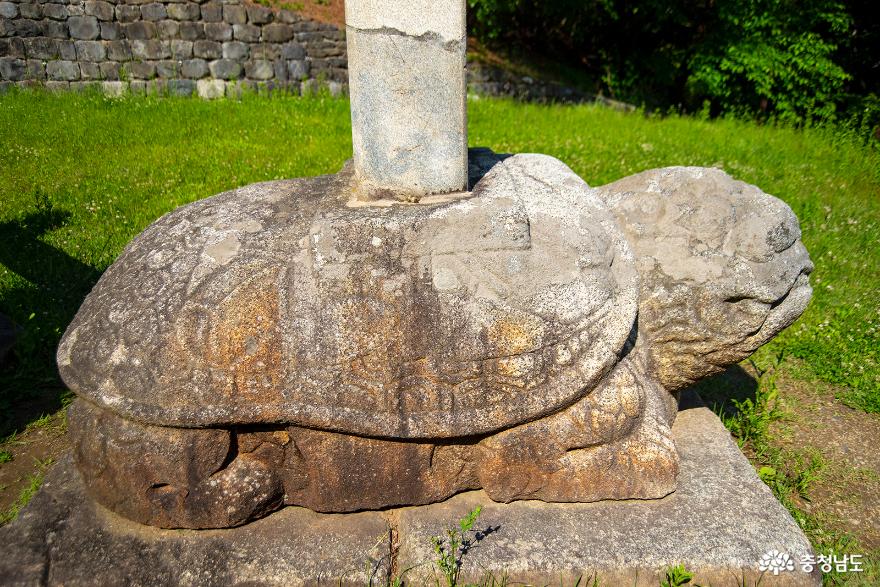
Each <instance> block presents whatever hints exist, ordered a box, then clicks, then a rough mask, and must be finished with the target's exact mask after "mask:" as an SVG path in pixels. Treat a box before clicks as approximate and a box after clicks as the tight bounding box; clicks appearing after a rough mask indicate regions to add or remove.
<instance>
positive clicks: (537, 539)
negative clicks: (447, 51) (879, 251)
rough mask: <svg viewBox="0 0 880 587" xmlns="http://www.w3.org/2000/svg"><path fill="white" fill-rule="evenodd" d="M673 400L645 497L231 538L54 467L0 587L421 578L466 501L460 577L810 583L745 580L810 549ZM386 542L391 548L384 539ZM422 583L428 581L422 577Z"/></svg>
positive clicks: (487, 504)
mask: <svg viewBox="0 0 880 587" xmlns="http://www.w3.org/2000/svg"><path fill="white" fill-rule="evenodd" d="M696 400H697V398H696V397H695V396H693V395H690V394H687V393H686V394H685V397H684V398H683V405H682V406H681V411H680V412H679V413H678V416H677V418H676V421H675V424H674V425H673V438H674V440H675V444H676V447H677V449H678V453H679V455H680V457H681V468H680V475H679V477H678V489H677V491H676V492H675V493H674V494H672V495H669V496H667V497H664V498H662V499H657V500H626V501H604V502H599V503H589V504H561V503H555V504H551V503H544V502H539V501H520V502H516V503H511V504H502V503H494V502H492V501H491V500H489V499H488V497H487V496H486V494H485V493H483V492H482V491H471V492H466V493H462V494H459V495H457V496H455V497H453V498H451V499H449V500H447V501H445V502H442V503H437V504H433V505H428V506H419V507H407V508H400V509H391V510H385V511H382V512H365V513H355V514H319V513H315V512H312V511H310V510H308V509H305V508H300V507H288V508H285V509H282V510H280V511H278V512H276V513H274V514H271V515H270V516H268V517H266V518H264V519H262V520H258V521H256V522H253V523H251V524H249V525H247V526H244V527H241V528H233V529H227V530H198V531H195V530H162V529H158V528H154V527H150V526H142V525H140V524H136V523H134V522H131V521H129V520H126V519H124V518H122V517H120V516H118V515H116V514H113V513H112V512H110V511H109V510H107V509H105V508H103V507H102V506H100V505H97V504H96V503H95V502H94V501H93V500H92V499H90V498H89V497H88V496H87V495H86V492H85V487H84V486H83V483H82V480H81V478H80V476H79V473H78V472H77V470H76V468H75V467H74V466H73V463H72V460H71V459H70V458H69V457H66V458H65V459H64V460H63V461H62V462H61V463H59V464H58V465H57V466H56V467H55V468H54V469H53V470H52V471H51V472H50V473H49V475H48V478H47V480H46V483H45V484H44V486H43V488H42V489H41V490H40V492H39V493H38V494H37V496H36V497H35V498H34V499H33V501H32V502H31V503H30V504H29V505H28V506H27V507H26V508H25V510H24V511H23V512H22V513H21V515H20V516H19V518H18V519H17V520H16V521H15V522H13V523H12V524H10V525H9V526H7V527H5V528H2V529H0V544H2V545H3V552H4V556H3V557H0V585H9V586H13V585H14V586H28V585H66V586H73V585H155V586H161V585H200V586H201V585H206V586H211V585H218V586H219V585H252V586H257V585H316V584H328V585H330V584H332V585H337V584H340V583H342V584H360V585H363V584H365V583H367V582H368V581H369V580H370V576H369V575H372V579H373V580H374V581H376V582H377V583H378V584H382V583H383V581H384V580H385V579H387V577H388V575H389V573H390V572H391V569H394V570H395V571H397V572H400V571H401V570H402V569H407V568H410V567H412V568H411V570H410V571H408V572H407V573H406V574H405V575H404V579H405V581H406V583H407V584H409V585H421V584H434V579H435V573H437V571H436V569H435V568H434V566H433V564H432V563H431V562H430V561H431V559H432V558H433V552H432V550H431V542H430V538H431V536H434V535H437V534H440V533H441V532H442V531H443V529H444V528H446V527H449V526H450V525H452V524H454V523H455V522H456V520H457V519H459V518H460V517H461V516H462V515H464V513H466V512H467V511H469V510H470V509H471V508H473V507H474V506H475V505H477V504H480V505H482V506H483V514H482V516H481V517H480V519H479V522H478V527H479V528H481V529H482V528H485V527H491V528H492V532H490V533H489V534H488V535H487V536H486V537H485V538H484V539H483V540H482V541H481V542H480V543H479V547H478V548H474V549H472V550H471V551H470V552H469V553H468V554H467V556H466V557H465V559H464V565H463V569H462V576H461V580H462V581H463V582H464V581H470V580H480V579H481V578H483V577H485V575H486V573H491V574H492V575H494V576H495V577H496V578H498V579H500V578H501V577H504V576H506V577H507V578H508V580H509V581H512V582H527V583H531V584H539V585H540V584H558V583H559V581H560V580H561V581H562V584H574V582H575V581H576V580H577V578H578V577H583V578H584V579H585V580H586V579H587V578H589V577H591V576H593V575H594V574H595V576H597V577H598V578H599V582H600V584H601V585H636V586H642V585H645V586H648V585H651V586H656V585H657V584H658V582H659V580H660V578H661V577H662V573H663V570H664V569H665V568H667V567H669V566H671V565H675V564H684V565H685V566H686V567H687V568H688V569H689V570H690V571H692V572H694V573H695V578H694V583H698V584H702V585H713V586H715V587H718V586H727V585H730V586H741V585H742V584H743V580H744V579H745V581H746V584H749V585H752V584H754V583H755V582H757V581H758V580H759V579H760V584H761V585H762V586H774V585H792V586H794V585H798V586H799V585H820V584H821V577H820V576H819V575H818V573H817V572H814V573H813V574H810V575H807V574H805V573H802V572H800V571H793V572H785V571H784V572H781V573H780V574H778V575H773V574H772V573H771V572H764V573H762V572H761V571H759V570H758V561H759V559H760V557H761V555H763V554H764V553H765V552H767V551H770V550H774V549H775V550H778V551H781V552H785V553H787V554H788V555H789V556H791V558H792V559H793V560H795V561H798V560H799V559H800V557H801V556H802V555H806V554H809V553H811V549H810V545H809V542H808V541H807V539H806V537H805V536H804V535H803V533H802V532H801V530H800V529H799V528H798V526H797V524H796V523H795V521H794V520H793V519H792V518H791V516H789V514H788V512H787V511H786V510H785V508H783V506H782V505H780V503H779V502H778V501H777V500H776V499H775V498H774V497H773V494H772V493H771V492H770V490H769V489H768V488H767V486H766V485H764V484H763V483H762V482H761V481H760V480H759V479H758V477H757V475H756V474H755V471H754V469H753V468H752V467H751V465H750V464H749V462H748V461H747V460H746V458H745V457H744V456H743V454H742V453H741V452H740V450H739V448H738V447H737V446H736V444H735V443H734V442H733V440H732V439H731V437H730V435H729V434H728V433H727V431H726V430H725V428H724V427H723V425H722V424H721V422H720V421H719V420H718V418H717V417H716V416H715V415H714V414H713V413H712V412H711V411H710V410H708V409H707V408H705V407H702V406H700V405H699V403H697V401H696ZM392 536H394V537H395V541H394V544H393V547H392V544H391V542H390V538H391V537H392ZM437 578H440V577H439V576H437Z"/></svg>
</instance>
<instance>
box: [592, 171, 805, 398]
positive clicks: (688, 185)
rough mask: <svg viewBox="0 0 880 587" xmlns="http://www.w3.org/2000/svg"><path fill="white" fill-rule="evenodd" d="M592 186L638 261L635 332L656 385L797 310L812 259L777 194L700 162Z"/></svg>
mask: <svg viewBox="0 0 880 587" xmlns="http://www.w3.org/2000/svg"><path fill="white" fill-rule="evenodd" d="M599 191H600V193H601V194H602V195H603V197H604V198H605V200H606V202H607V203H608V205H609V207H610V208H611V210H612V211H613V212H614V214H615V216H616V217H617V219H618V222H619V223H620V225H621V226H622V227H623V229H624V232H625V233H626V237H627V240H628V241H629V242H630V244H631V245H632V246H633V250H634V252H635V254H636V257H637V259H638V265H639V273H640V275H641V276H642V282H641V295H640V301H639V324H640V328H639V331H640V334H643V335H644V336H645V338H646V339H648V340H649V341H650V352H651V355H652V358H653V361H654V364H655V366H656V368H657V373H658V376H659V378H660V381H661V383H662V384H663V386H664V387H666V389H668V390H670V391H677V390H679V389H683V388H685V387H687V386H689V385H691V384H692V383H694V382H695V381H697V380H699V379H701V378H703V377H705V376H706V375H707V374H714V373H718V372H721V371H722V370H724V368H726V366H727V365H731V364H733V363H737V362H739V361H741V360H743V359H745V358H746V357H748V356H749V355H751V354H752V353H753V352H754V351H755V350H756V349H757V348H758V347H760V346H761V345H763V344H765V343H766V342H768V341H769V340H770V339H771V338H772V337H773V336H775V335H776V334H777V333H778V332H780V331H781V330H783V329H784V328H787V327H788V326H789V325H790V324H791V323H792V322H794V321H795V320H796V319H797V318H798V317H799V316H800V315H801V314H802V313H803V312H804V310H805V309H806V307H807V304H808V303H809V301H810V296H811V294H812V289H811V288H810V282H809V275H810V273H811V272H812V270H813V263H812V262H811V261H810V256H809V254H808V253H807V250H806V248H805V247H804V245H803V243H802V242H801V231H800V227H799V225H798V220H797V217H796V216H795V215H794V212H792V210H791V208H789V207H788V206H787V205H786V204H785V202H783V201H781V200H779V199H777V198H774V197H773V196H770V195H767V194H765V193H764V192H762V191H761V190H760V189H758V188H757V187H755V186H752V185H748V184H746V183H743V182H741V181H736V180H734V179H733V178H732V177H730V176H729V175H727V174H726V173H724V172H723V171H721V170H718V169H705V168H701V167H669V168H665V169H654V170H651V171H645V172H643V173H640V174H638V175H633V176H630V177H627V178H624V179H622V180H620V181H617V182H615V183H612V184H609V185H607V186H604V187H602V188H599Z"/></svg>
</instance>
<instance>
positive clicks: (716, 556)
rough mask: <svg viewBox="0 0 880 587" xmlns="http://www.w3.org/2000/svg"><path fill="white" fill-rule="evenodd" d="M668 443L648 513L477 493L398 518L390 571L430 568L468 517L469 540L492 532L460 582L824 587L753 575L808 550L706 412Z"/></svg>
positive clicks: (645, 505) (412, 575)
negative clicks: (772, 554) (674, 467)
mask: <svg viewBox="0 0 880 587" xmlns="http://www.w3.org/2000/svg"><path fill="white" fill-rule="evenodd" d="M673 436H674V439H675V444H676V447H677V448H678V452H679V454H680V455H681V474H680V476H679V479H678V489H677V490H676V492H675V493H673V494H672V495H669V496H667V497H664V498H663V499H658V500H649V501H639V500H630V501H604V502H600V503H592V504H548V503H542V502H538V501H521V502H516V503H513V504H508V505H503V504H497V503H493V502H492V501H490V500H489V499H488V498H487V496H486V495H485V494H484V493H483V492H471V493H465V494H462V495H459V496H456V497H454V498H452V499H450V500H448V501H446V502H444V503H440V504H435V505H431V506H424V507H418V508H405V509H402V510H399V513H398V519H399V525H398V526H397V535H398V536H399V540H400V550H399V556H398V561H397V565H396V566H397V568H400V569H406V568H409V567H411V566H413V565H419V563H423V562H426V561H430V560H432V559H433V558H434V553H433V552H432V550H431V537H432V536H435V535H438V534H442V532H443V530H444V528H447V527H449V526H450V525H451V524H454V521H455V520H458V519H460V518H461V517H462V516H463V515H464V514H465V513H467V512H468V511H469V510H470V509H472V508H473V507H474V506H476V505H480V506H482V508H483V511H482V515H481V517H480V520H479V523H478V528H479V529H481V530H482V529H484V528H487V527H491V528H492V531H491V533H489V534H488V535H487V536H486V537H485V538H484V539H483V540H482V541H481V542H480V543H479V547H478V548H473V549H472V550H471V551H470V552H469V553H468V555H467V556H466V557H464V566H463V568H462V575H461V577H460V580H461V581H462V582H467V581H472V580H474V581H479V580H481V579H482V578H483V577H484V575H485V574H486V573H492V574H493V575H494V576H495V577H496V579H498V578H500V577H506V578H507V579H508V580H509V582H510V583H517V582H522V583H526V584H529V583H531V584H538V585H545V584H549V583H552V584H573V583H574V582H575V581H576V580H577V579H578V578H579V577H580V578H582V580H583V581H585V582H587V583H589V581H587V579H588V578H590V577H592V576H593V574H594V573H595V574H597V576H598V579H599V582H600V583H601V584H602V585H635V586H640V587H648V586H650V587H655V586H656V585H657V584H658V583H659V581H660V579H661V578H662V576H663V575H662V573H663V570H664V569H666V568H668V567H670V566H673V565H676V564H684V565H685V566H686V567H687V568H688V570H690V571H693V572H695V575H696V576H695V578H694V584H702V585H731V586H734V585H737V586H738V585H741V584H742V581H743V579H745V582H746V583H748V584H749V585H752V584H754V583H755V581H757V580H758V579H759V578H760V584H761V585H768V586H770V585H773V586H776V585H786V586H792V587H794V586H798V587H803V586H805V585H816V586H818V585H821V584H822V581H821V576H820V574H819V573H818V571H817V572H815V573H813V574H812V575H807V574H805V573H803V572H800V571H796V572H790V573H789V572H784V573H782V574H780V575H778V576H773V575H772V574H771V573H761V572H760V571H759V570H758V561H759V559H760V557H761V555H763V554H764V553H766V552H768V551H769V550H772V549H776V550H780V551H783V552H786V553H788V554H789V555H790V556H791V557H792V558H793V559H794V560H795V561H798V560H799V559H800V557H801V556H802V555H806V554H810V553H811V552H812V550H811V548H810V544H809V541H808V540H807V538H806V537H805V536H804V534H803V532H801V530H800V528H799V527H798V525H797V523H796V522H795V521H794V520H793V519H792V518H791V516H790V515H789V513H788V512H787V511H786V510H785V508H784V507H783V506H782V505H781V504H780V503H779V502H778V501H777V500H776V498H775V497H774V496H773V493H772V492H771V491H770V489H769V488H768V487H767V486H766V485H764V483H762V482H761V481H760V480H759V479H758V477H757V475H756V474H755V471H754V469H753V468H752V466H751V465H750V464H749V462H748V461H747V460H746V458H745V457H744V456H743V454H742V452H740V450H739V448H738V447H737V446H736V443H734V442H733V440H732V439H731V438H730V435H729V433H728V432H727V430H726V429H725V428H724V426H723V425H722V424H721V422H720V421H719V420H718V418H717V417H716V416H715V415H714V414H713V413H712V412H711V411H710V410H708V409H707V408H705V407H698V408H692V409H685V410H683V411H681V412H679V414H678V416H677V418H676V421H675V425H674V426H673ZM431 573H432V569H431V566H430V565H420V566H414V567H413V568H412V570H410V571H409V572H408V573H407V577H406V578H407V579H408V581H410V582H413V583H418V582H419V581H421V580H424V579H427V580H433V575H432V574H431Z"/></svg>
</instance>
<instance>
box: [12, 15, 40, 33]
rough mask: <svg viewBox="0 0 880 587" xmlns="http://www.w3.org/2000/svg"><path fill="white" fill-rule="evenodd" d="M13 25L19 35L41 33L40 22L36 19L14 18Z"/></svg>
mask: <svg viewBox="0 0 880 587" xmlns="http://www.w3.org/2000/svg"><path fill="white" fill-rule="evenodd" d="M11 22H12V26H13V28H14V30H15V33H14V34H16V35H18V36H19V37H38V36H39V35H40V32H41V31H40V23H39V21H36V20H29V19H25V18H19V19H17V20H13V21H11Z"/></svg>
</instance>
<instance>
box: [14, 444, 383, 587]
mask: <svg viewBox="0 0 880 587" xmlns="http://www.w3.org/2000/svg"><path fill="white" fill-rule="evenodd" d="M389 536H390V527H389V525H388V524H387V522H386V521H385V518H384V517H383V515H382V514H379V513H361V514H345V515H340V514H316V513H314V512H311V511H309V510H307V509H303V508H286V509H284V510H283V511H280V512H278V513H276V514H274V515H272V516H270V517H268V518H265V519H262V520H258V521H256V522H254V523H252V524H249V525H248V526H246V527H244V528H234V529H228V530H211V531H184V532H181V531H179V530H159V529H156V528H150V527H147V526H141V525H139V524H135V523H133V522H129V521H128V520H125V519H124V518H120V517H119V516H116V515H114V514H113V513H111V512H109V511H107V510H106V509H104V508H102V507H101V506H99V505H96V504H94V502H92V500H91V499H89V496H88V495H87V494H86V493H85V490H84V488H83V486H82V482H81V481H80V478H79V475H78V474H77V472H76V469H75V468H74V466H73V463H72V462H71V460H70V459H69V458H68V457H65V458H64V459H62V461H61V462H60V463H59V464H58V465H57V466H56V467H55V468H54V469H53V470H52V471H51V472H50V473H49V475H48V476H47V479H46V482H45V483H44V484H43V487H42V489H41V490H40V492H39V493H38V494H37V496H36V497H34V499H33V500H32V501H31V503H30V504H29V505H28V506H27V508H25V510H24V511H23V512H22V513H21V514H20V515H19V517H18V519H17V520H16V521H15V522H13V523H12V524H10V525H8V526H6V527H3V528H0V544H3V545H4V546H3V548H4V555H3V556H2V557H0V583H2V584H3V585H4V586H9V587H19V586H21V587H25V586H27V587H30V586H32V585H154V586H166V585H167V586H172V585H173V586H178V585H199V586H206V587H214V586H217V587H221V586H227V585H252V586H263V585H265V586H269V585H304V584H306V585H315V584H318V583H321V584H324V583H326V584H332V585H340V584H342V585H365V584H367V583H369V581H370V579H371V577H370V574H372V580H373V581H376V582H381V583H383V584H384V582H385V577H387V575H388V572H389V570H390V568H389V567H390V557H389V556H388V553H389V552H390V550H391V548H390V544H389V542H388V538H389Z"/></svg>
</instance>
